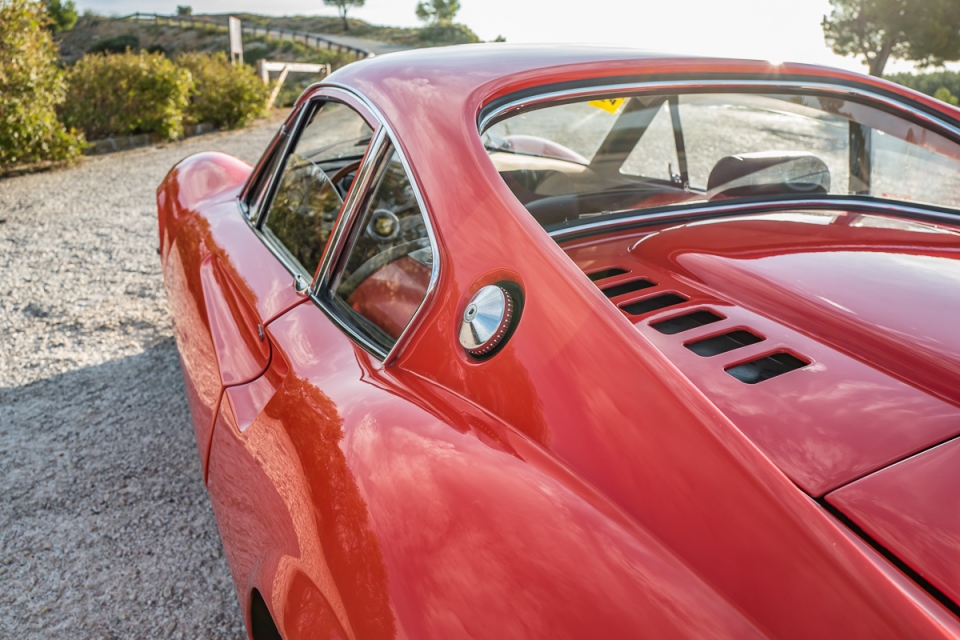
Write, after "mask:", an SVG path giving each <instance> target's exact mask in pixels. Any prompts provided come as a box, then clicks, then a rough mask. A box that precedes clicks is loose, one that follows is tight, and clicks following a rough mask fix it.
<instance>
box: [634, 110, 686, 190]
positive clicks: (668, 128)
mask: <svg viewBox="0 0 960 640" xmlns="http://www.w3.org/2000/svg"><path fill="white" fill-rule="evenodd" d="M679 168H680V166H679V162H678V160H677V146H676V142H675V140H674V137H673V122H671V120H670V109H669V107H668V106H667V103H666V102H664V103H663V104H661V105H660V107H659V108H658V109H657V111H656V115H655V116H654V117H653V120H651V121H650V124H648V125H647V127H646V129H645V130H644V132H643V135H642V136H641V137H640V140H639V141H638V142H637V146H635V147H634V148H633V151H631V152H630V155H629V156H627V160H626V162H624V163H623V166H622V167H620V173H624V174H627V175H632V176H644V177H647V178H659V179H661V180H672V179H673V176H674V175H676V173H677V172H678V171H679Z"/></svg>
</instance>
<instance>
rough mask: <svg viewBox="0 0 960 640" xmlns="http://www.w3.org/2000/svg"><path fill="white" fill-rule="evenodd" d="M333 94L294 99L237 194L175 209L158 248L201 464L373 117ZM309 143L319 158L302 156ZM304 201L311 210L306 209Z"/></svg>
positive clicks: (348, 176)
mask: <svg viewBox="0 0 960 640" xmlns="http://www.w3.org/2000/svg"><path fill="white" fill-rule="evenodd" d="M340 93H342V92H340ZM337 94H338V92H337V91H335V90H334V91H331V92H328V93H327V94H326V95H325V96H324V98H323V99H317V100H312V101H310V102H308V103H306V104H304V105H302V106H301V108H300V109H299V110H298V111H297V112H296V113H295V114H294V115H293V117H292V118H291V119H290V120H288V122H287V123H286V124H285V125H284V127H283V129H282V130H281V132H280V134H278V136H277V139H276V140H275V141H274V143H273V144H272V145H271V147H270V148H269V149H268V152H267V153H266V154H265V155H264V158H263V160H262V161H261V162H260V163H259V165H258V167H257V169H256V170H255V171H254V173H253V176H252V178H251V179H250V180H249V181H248V182H247V187H246V189H245V191H244V192H243V193H242V194H241V195H240V197H239V198H237V196H236V193H235V192H233V191H228V192H226V193H225V194H223V195H222V196H220V197H219V198H213V199H211V200H210V201H206V202H202V203H201V204H200V205H198V206H195V207H194V208H193V209H192V210H190V211H186V212H181V216H182V217H184V218H185V221H184V222H182V223H181V224H180V226H179V230H178V232H177V233H176V236H175V238H174V239H173V240H172V243H171V245H170V247H169V249H168V250H167V251H166V252H165V255H166V260H165V265H164V271H165V281H166V284H167V290H168V299H169V304H170V306H171V312H172V313H171V315H172V316H173V318H174V325H175V326H174V328H175V334H176V337H177V342H178V346H179V350H180V354H181V361H182V363H183V371H184V380H185V385H186V388H187V395H188V399H189V402H190V407H191V413H192V417H193V422H194V431H195V434H196V437H197V445H198V449H199V453H200V458H201V462H202V464H203V466H204V470H206V466H207V461H208V457H209V444H210V438H211V435H212V428H213V424H214V417H215V415H216V410H217V406H218V405H219V402H220V399H221V397H222V392H223V389H225V388H229V387H230V386H232V385H237V384H243V383H246V382H250V381H251V380H254V379H256V378H257V377H259V376H260V375H262V374H263V372H264V371H265V370H266V368H267V364H268V363H269V361H270V343H269V341H268V340H267V336H266V333H265V328H264V327H265V326H266V325H267V324H268V323H269V322H270V320H272V319H273V318H275V317H277V316H279V315H281V314H282V313H283V312H285V311H287V310H289V309H290V308H292V307H293V306H296V305H297V304H300V303H301V302H303V301H304V300H305V299H306V298H305V297H304V293H305V291H306V286H307V284H308V283H309V282H310V280H311V279H312V277H313V274H314V272H315V271H316V268H317V265H318V264H319V257H320V255H321V253H322V251H323V248H324V247H325V245H326V236H327V235H329V232H330V231H331V230H332V229H333V225H334V221H335V220H336V217H337V215H338V214H339V211H340V207H341V205H342V201H343V197H344V196H345V195H346V193H347V192H348V190H349V186H350V183H351V181H352V177H353V175H354V172H355V168H356V167H357V166H358V165H359V163H360V159H362V157H363V154H364V153H365V151H366V148H367V146H368V144H369V141H370V138H371V137H372V135H373V133H374V128H373V127H371V124H370V123H371V122H374V123H375V122H376V121H375V120H373V118H372V117H371V116H370V115H369V113H366V112H365V110H364V112H365V113H364V115H360V113H358V111H357V108H360V109H361V110H363V108H362V105H360V106H359V107H353V108H351V107H347V106H346V105H345V104H344V103H343V102H339V101H337V100H336V98H337ZM340 97H341V98H343V97H344V96H340ZM346 99H352V98H350V97H349V96H346ZM344 127H346V130H345V129H344ZM337 131H339V132H341V133H344V131H345V133H344V135H346V134H349V136H350V139H349V140H340V139H337V138H336V135H338V134H336V133H331V132H337ZM331 136H332V137H331ZM337 143H339V144H340V146H339V147H334V148H332V149H327V150H326V152H323V151H319V150H321V149H323V148H324V147H325V146H329V145H331V144H333V145H336V144H337ZM317 152H319V153H320V155H322V156H324V157H323V160H324V163H317V162H312V161H311V160H310V158H308V157H307V156H308V155H309V153H317ZM223 158H227V157H226V156H223ZM221 161H223V162H229V161H230V160H229V159H227V160H221ZM187 162H190V160H188V161H187ZM234 162H237V161H234ZM321 164H323V166H324V167H326V169H327V170H328V171H327V172H325V171H323V170H322V169H321V167H320V165H321ZM328 173H329V175H328ZM331 178H332V179H331ZM334 179H335V180H336V182H334ZM238 204H239V208H238ZM312 211H316V212H319V214H318V216H316V217H314V216H312V215H308V214H309V213H310V212H312ZM268 212H271V213H272V216H268V215H266V214H267V213H268ZM288 247H289V248H288Z"/></svg>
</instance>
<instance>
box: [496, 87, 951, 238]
mask: <svg viewBox="0 0 960 640" xmlns="http://www.w3.org/2000/svg"><path fill="white" fill-rule="evenodd" d="M597 82H598V83H601V82H603V79H602V78H598V79H597ZM737 89H740V90H749V91H750V92H753V93H756V92H759V90H763V91H765V92H775V91H777V90H784V89H785V90H787V91H788V92H790V93H799V92H802V91H809V92H812V93H815V94H833V95H836V96H842V97H847V98H852V99H857V98H859V99H860V100H859V101H860V102H864V103H866V104H867V105H868V106H876V107H878V108H879V107H884V108H885V109H886V110H887V111H888V112H889V111H893V112H895V113H897V114H899V115H900V117H902V118H904V119H905V120H908V121H909V120H911V119H913V120H914V121H916V122H917V123H918V124H921V125H922V126H926V127H929V128H931V129H933V130H934V131H936V132H938V133H941V134H945V135H946V137H948V138H950V139H952V141H953V142H955V143H957V144H960V127H958V126H957V125H954V124H951V123H950V122H949V121H947V120H944V119H941V118H939V117H936V116H933V115H931V114H929V113H927V112H926V111H922V110H911V109H910V107H909V104H908V103H905V102H903V101H899V100H895V99H892V98H889V97H887V96H884V95H882V94H880V93H877V92H874V91H870V90H868V89H864V88H860V87H853V86H848V85H841V84H829V83H826V82H816V81H802V80H665V81H657V80H653V81H650V82H632V83H618V84H611V85H602V84H598V85H595V86H591V87H578V88H575V89H566V90H558V91H549V92H546V93H541V94H538V95H534V96H530V97H526V98H521V99H518V100H514V101H512V102H508V103H506V104H504V105H503V106H501V107H499V108H497V109H494V110H493V111H491V112H490V113H488V114H486V115H484V116H483V117H482V118H481V119H480V121H479V122H478V125H477V129H478V133H479V135H483V133H484V131H486V129H487V128H489V127H490V126H492V125H494V124H496V123H497V122H499V121H501V120H503V119H504V118H506V117H508V116H510V115H512V114H515V113H519V112H522V111H527V110H530V109H533V108H536V107H539V106H545V105H547V104H549V103H553V102H567V101H571V100H578V99H587V98H593V97H603V96H609V95H624V94H630V95H644V94H650V93H662V92H664V91H675V92H678V93H717V92H719V91H720V90H737ZM871 103H872V105H871ZM850 204H853V205H855V206H858V207H864V208H869V209H871V210H883V211H887V212H889V211H894V212H898V213H901V214H906V215H909V216H913V217H923V218H924V219H928V220H929V219H931V218H932V219H936V220H940V221H949V222H950V223H951V224H956V223H957V220H958V216H960V211H958V212H957V214H951V213H949V212H947V211H941V210H942V209H943V207H938V206H937V205H930V207H931V209H929V210H928V209H925V208H923V207H916V206H912V205H911V204H909V203H907V202H905V201H898V200H879V201H878V200H874V199H868V198H857V197H856V196H834V197H833V198H811V199H805V200H789V201H786V200H785V201H766V202H740V203H738V204H713V203H702V204H700V205H681V206H685V207H686V208H684V209H682V210H674V211H662V210H661V211H657V210H656V209H655V208H652V209H648V210H639V211H646V212H645V213H640V212H638V213H637V215H636V216H629V217H624V218H618V219H615V220H604V221H597V222H584V223H581V224H575V225H571V226H570V227H569V228H564V229H556V230H553V231H548V234H549V235H550V237H552V238H554V239H555V240H557V241H558V242H559V241H562V240H564V239H567V238H569V237H572V236H580V235H588V234H593V233H598V232H600V231H607V230H616V229H618V228H622V227H634V226H643V225H645V224H646V223H647V222H648V221H649V222H650V223H651V224H653V223H656V222H663V221H669V220H671V219H677V218H685V217H690V218H693V217H708V216H710V215H724V214H726V213H728V212H733V211H756V210H766V209H769V208H781V209H782V208H783V207H784V206H786V207H789V208H798V209H799V208H804V207H807V208H810V207H814V208H821V209H822V208H833V209H843V208H845V207H846V206H849V205H850ZM691 206H693V207H696V208H694V209H691V208H690V207H691ZM697 214H701V215H697Z"/></svg>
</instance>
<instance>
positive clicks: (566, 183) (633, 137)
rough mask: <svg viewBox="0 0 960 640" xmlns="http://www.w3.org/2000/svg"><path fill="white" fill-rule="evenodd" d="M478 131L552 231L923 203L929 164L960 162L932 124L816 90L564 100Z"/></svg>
mask: <svg viewBox="0 0 960 640" xmlns="http://www.w3.org/2000/svg"><path fill="white" fill-rule="evenodd" d="M591 109H592V111H591ZM481 134H482V135H481V137H482V140H483V144H484V146H485V148H486V150H487V153H488V154H489V156H490V158H491V160H492V161H493V163H494V165H495V166H496V168H497V170H498V171H499V173H500V175H501V176H502V178H503V180H504V182H505V183H506V184H507V185H508V186H509V187H510V189H511V191H513V193H514V195H515V196H516V197H517V199H518V200H519V201H520V203H521V204H523V205H524V207H525V208H526V209H527V210H528V211H529V212H530V213H531V214H532V215H533V217H534V218H535V219H536V220H537V221H538V222H539V223H540V224H541V225H542V226H544V227H547V228H551V227H552V226H554V225H568V224H575V223H577V222H579V221H583V220H588V219H590V218H594V217H596V216H602V215H609V214H613V213H617V212H627V211H636V210H639V209H647V208H654V207H663V206H669V205H676V204H680V203H688V204H689V203H693V202H698V201H701V202H708V201H713V200H723V199H730V198H751V197H770V196H780V197H790V196H793V197H810V196H823V195H827V194H832V195H866V196H873V195H880V196H881V197H889V196H890V194H891V193H892V194H894V195H895V196H897V197H900V198H902V199H914V200H923V199H925V198H929V197H930V195H931V194H930V192H929V190H925V188H924V187H921V186H919V185H920V184H923V182H922V180H924V178H926V179H928V180H929V179H930V178H931V170H936V171H938V170H940V167H941V166H942V167H947V166H949V167H950V168H951V169H952V170H954V171H955V170H956V168H957V167H958V166H960V165H958V161H957V158H958V157H960V154H958V147H957V145H956V144H955V143H953V142H950V141H947V140H946V139H943V138H942V137H940V136H938V135H937V134H932V133H931V132H930V131H929V130H925V129H922V128H920V127H918V126H917V125H914V124H913V123H908V122H906V121H904V120H902V119H900V118H897V117H896V116H892V115H890V114H887V113H885V112H881V111H880V110H878V109H876V108H873V107H868V106H866V105H863V104H859V103H855V102H852V101H847V100H842V99H837V98H828V97H823V96H816V95H809V94H746V93H745V94H704V93H701V94H693V95H689V94H680V95H654V96H633V97H623V98H614V99H603V100H589V101H588V100H583V101H579V102H574V103H570V102H566V103H564V102H559V101H558V103H556V104H550V105H547V106H545V107H538V108H533V109H529V110H527V111H520V112H519V113H509V114H508V115H506V116H503V117H501V118H499V119H495V120H494V121H493V123H492V124H490V125H488V126H487V127H486V128H485V129H484V131H482V132H481ZM893 155H896V156H897V159H898V162H899V165H898V166H903V165H904V163H903V161H902V159H903V157H904V156H909V157H910V158H911V159H912V161H913V164H914V166H915V167H916V170H915V171H914V174H915V175H916V176H918V177H919V178H920V180H917V179H915V178H914V176H911V178H914V179H912V180H908V178H907V177H906V176H905V175H892V171H891V172H887V173H885V171H886V169H885V167H886V166H887V165H885V164H884V162H883V159H884V158H885V157H892V156H893ZM890 166H892V163H890ZM944 197H945V198H953V199H956V198H957V195H956V194H953V195H950V194H944Z"/></svg>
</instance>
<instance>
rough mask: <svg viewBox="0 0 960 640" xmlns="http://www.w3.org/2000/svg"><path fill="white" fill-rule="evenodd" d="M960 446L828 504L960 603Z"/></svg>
mask: <svg viewBox="0 0 960 640" xmlns="http://www.w3.org/2000/svg"><path fill="white" fill-rule="evenodd" d="M958 483H960V441H958V440H953V441H951V442H948V443H946V444H943V445H941V446H939V447H937V448H935V449H931V450H930V451H925V452H924V453H921V454H919V455H917V456H914V457H912V458H910V459H909V460H904V461H903V462H901V463H900V464H897V465H894V466H892V467H890V468H889V469H884V470H883V471H880V472H878V473H875V474H873V475H871V476H868V477H866V478H864V479H862V480H859V481H857V482H854V483H853V484H850V485H847V486H846V487H843V488H842V489H839V490H837V491H834V492H833V493H831V494H830V495H828V496H827V501H828V502H829V503H830V504H832V505H834V506H836V507H837V508H838V509H839V510H840V511H842V512H843V513H844V514H846V515H847V516H849V517H850V519H851V520H853V521H854V522H855V523H856V524H857V525H859V526H860V527H862V528H863V529H864V531H866V532H867V533H868V534H869V535H870V536H871V537H873V538H874V539H875V540H877V541H878V542H880V543H881V544H882V545H884V546H885V547H886V548H887V549H890V550H891V551H893V552H894V553H895V554H896V555H897V556H899V557H900V558H902V559H903V560H904V561H905V562H906V563H907V564H908V565H909V566H910V567H911V568H913V570H914V571H916V572H917V573H918V574H920V575H921V576H923V577H924V578H926V579H927V580H929V581H930V582H931V583H932V584H933V585H934V586H935V587H937V588H938V589H940V590H941V591H943V592H944V593H945V594H946V595H947V596H948V597H949V598H951V599H952V600H954V601H955V602H956V601H960V553H958V552H957V550H958V549H960V504H958V499H957V486H958Z"/></svg>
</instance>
